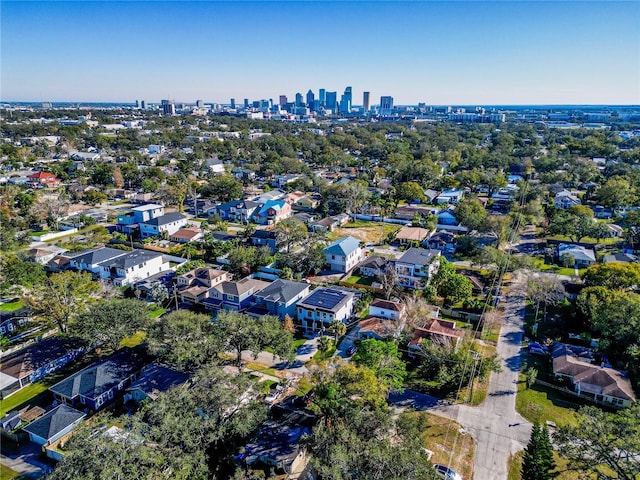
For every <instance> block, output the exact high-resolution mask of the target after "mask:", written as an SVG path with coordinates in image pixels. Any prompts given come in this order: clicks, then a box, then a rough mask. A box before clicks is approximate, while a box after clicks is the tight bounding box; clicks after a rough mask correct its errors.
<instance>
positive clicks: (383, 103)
mask: <svg viewBox="0 0 640 480" xmlns="http://www.w3.org/2000/svg"><path fill="white" fill-rule="evenodd" d="M392 110H393V97H380V115H391V111H392Z"/></svg>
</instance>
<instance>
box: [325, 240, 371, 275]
mask: <svg viewBox="0 0 640 480" xmlns="http://www.w3.org/2000/svg"><path fill="white" fill-rule="evenodd" d="M324 256H325V258H326V260H327V263H328V264H329V268H330V270H331V271H332V272H345V273H346V272H349V271H351V270H352V269H353V268H355V267H356V266H357V265H358V264H359V263H360V262H361V261H362V259H363V258H364V251H363V250H362V248H360V240H358V239H357V238H354V237H344V238H339V239H338V240H336V241H335V242H333V243H332V244H331V245H329V246H328V247H327V248H325V249H324Z"/></svg>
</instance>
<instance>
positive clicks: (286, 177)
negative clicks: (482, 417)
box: [271, 173, 302, 188]
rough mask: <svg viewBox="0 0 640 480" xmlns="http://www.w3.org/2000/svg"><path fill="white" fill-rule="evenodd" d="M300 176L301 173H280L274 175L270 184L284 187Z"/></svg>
mask: <svg viewBox="0 0 640 480" xmlns="http://www.w3.org/2000/svg"><path fill="white" fill-rule="evenodd" d="M301 176H302V175H298V174H296V173H285V174H282V175H276V176H275V177H273V183H272V184H271V186H272V187H276V188H284V187H285V185H288V184H290V183H293V182H295V181H296V180H298V179H299V178H300V177H301Z"/></svg>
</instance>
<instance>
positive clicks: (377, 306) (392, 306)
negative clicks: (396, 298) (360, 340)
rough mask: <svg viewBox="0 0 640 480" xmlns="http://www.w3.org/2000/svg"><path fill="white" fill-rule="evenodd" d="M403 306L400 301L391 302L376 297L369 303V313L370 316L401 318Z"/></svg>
mask: <svg viewBox="0 0 640 480" xmlns="http://www.w3.org/2000/svg"><path fill="white" fill-rule="evenodd" d="M405 310H406V309H405V306H404V304H402V303H400V302H391V301H389V300H382V299H381V298H376V299H375V300H373V301H372V302H371V304H370V305H369V315H371V316H372V317H379V318H387V319H389V320H401V319H402V317H404V314H405Z"/></svg>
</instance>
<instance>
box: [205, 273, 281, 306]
mask: <svg viewBox="0 0 640 480" xmlns="http://www.w3.org/2000/svg"><path fill="white" fill-rule="evenodd" d="M268 285H269V282H264V281H262V280H257V279H255V278H251V277H245V278H243V279H242V280H238V281H237V282H231V281H225V282H222V283H219V284H218V285H216V286H215V287H213V288H211V289H210V290H209V297H208V298H205V299H204V300H203V301H202V304H203V305H204V306H205V307H206V308H208V309H210V310H222V309H224V310H236V311H240V312H241V311H244V310H246V309H247V308H249V307H250V306H252V305H253V304H254V303H255V294H256V293H258V292H259V291H261V290H262V289H263V288H265V287H267V286H268Z"/></svg>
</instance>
